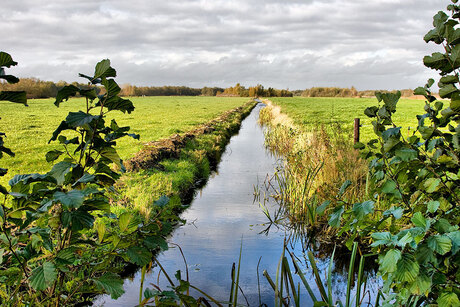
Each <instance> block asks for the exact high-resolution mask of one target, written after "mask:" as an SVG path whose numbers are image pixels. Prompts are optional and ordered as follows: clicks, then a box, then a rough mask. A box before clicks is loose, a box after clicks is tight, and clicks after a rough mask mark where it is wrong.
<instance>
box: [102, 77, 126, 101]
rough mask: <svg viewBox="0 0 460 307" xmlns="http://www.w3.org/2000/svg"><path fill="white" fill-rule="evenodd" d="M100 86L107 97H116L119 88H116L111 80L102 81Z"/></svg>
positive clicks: (116, 85) (115, 83)
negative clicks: (103, 88)
mask: <svg viewBox="0 0 460 307" xmlns="http://www.w3.org/2000/svg"><path fill="white" fill-rule="evenodd" d="M102 85H103V86H104V87H105V90H106V92H107V96H108V97H113V96H117V95H118V94H119V93H120V91H121V88H120V87H119V86H118V84H117V82H115V80H113V79H108V80H107V79H104V80H102Z"/></svg>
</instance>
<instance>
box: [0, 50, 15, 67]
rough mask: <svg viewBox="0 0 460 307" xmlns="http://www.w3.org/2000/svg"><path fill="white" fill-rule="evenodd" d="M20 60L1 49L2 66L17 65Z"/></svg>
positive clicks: (0, 60) (0, 63) (0, 61)
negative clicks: (14, 58)
mask: <svg viewBox="0 0 460 307" xmlns="http://www.w3.org/2000/svg"><path fill="white" fill-rule="evenodd" d="M16 65H18V62H15V61H13V58H12V57H11V55H10V54H8V53H6V52H4V51H0V67H8V68H10V67H11V66H16Z"/></svg>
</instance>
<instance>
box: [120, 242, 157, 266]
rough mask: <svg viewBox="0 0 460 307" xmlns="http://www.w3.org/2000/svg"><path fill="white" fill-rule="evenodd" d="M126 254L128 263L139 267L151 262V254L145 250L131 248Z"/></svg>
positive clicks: (137, 247)
mask: <svg viewBox="0 0 460 307" xmlns="http://www.w3.org/2000/svg"><path fill="white" fill-rule="evenodd" d="M126 254H127V256H128V259H129V261H130V262H132V263H135V264H137V265H139V266H144V265H147V264H149V263H150V261H151V260H152V253H151V252H150V251H148V250H147V249H145V248H143V247H139V246H131V247H130V248H128V250H127V251H126Z"/></svg>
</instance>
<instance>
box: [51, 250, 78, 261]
mask: <svg viewBox="0 0 460 307" xmlns="http://www.w3.org/2000/svg"><path fill="white" fill-rule="evenodd" d="M76 250H77V248H75V247H69V248H65V249H63V250H60V251H59V253H58V254H57V255H56V258H57V259H56V261H59V263H60V264H63V265H69V264H73V263H74V262H75V260H76V259H77V257H76ZM57 263H58V262H57ZM59 263H58V264H59Z"/></svg>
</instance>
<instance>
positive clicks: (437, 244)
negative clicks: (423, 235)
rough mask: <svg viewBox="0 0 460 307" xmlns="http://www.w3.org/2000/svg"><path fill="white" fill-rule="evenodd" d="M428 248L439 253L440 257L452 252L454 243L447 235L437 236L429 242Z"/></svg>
mask: <svg viewBox="0 0 460 307" xmlns="http://www.w3.org/2000/svg"><path fill="white" fill-rule="evenodd" d="M427 244H428V247H429V248H431V250H433V251H435V252H437V253H438V254H440V255H445V254H446V253H448V252H450V250H451V248H452V241H451V240H450V238H449V237H448V236H445V235H435V236H431V237H429V238H428V240H427Z"/></svg>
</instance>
